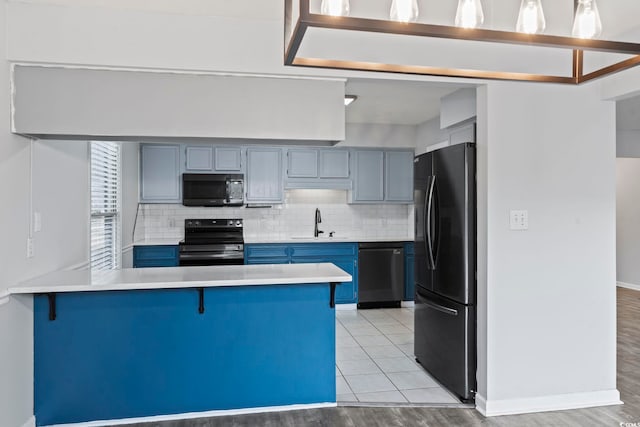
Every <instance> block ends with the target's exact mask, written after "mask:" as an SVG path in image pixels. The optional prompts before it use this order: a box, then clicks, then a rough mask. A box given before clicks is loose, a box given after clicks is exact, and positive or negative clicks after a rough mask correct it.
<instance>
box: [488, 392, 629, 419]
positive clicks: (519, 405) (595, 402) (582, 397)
mask: <svg viewBox="0 0 640 427" xmlns="http://www.w3.org/2000/svg"><path fill="white" fill-rule="evenodd" d="M622 404H623V403H622V401H621V400H620V392H619V391H618V390H602V391H594V392H588V393H572V394H558V395H553V396H542V397H532V398H525V399H507V400H490V401H487V399H486V397H484V396H481V395H476V409H477V410H478V412H480V413H481V414H482V415H484V416H485V417H495V416H500V415H516V414H530V413H534V412H549V411H564V410H568V409H581V408H592V407H596V406H610V405H622Z"/></svg>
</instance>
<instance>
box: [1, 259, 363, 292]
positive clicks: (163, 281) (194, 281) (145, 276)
mask: <svg viewBox="0 0 640 427" xmlns="http://www.w3.org/2000/svg"><path fill="white" fill-rule="evenodd" d="M350 281H351V275H350V274H348V273H345V272H344V271H343V270H341V269H340V268H338V267H336V266H335V265H333V264H330V263H322V264H273V265H271V264H266V265H231V266H208V267H163V268H124V269H122V270H109V271H100V272H93V273H92V272H91V271H89V270H72V271H59V272H55V273H50V274H46V275H44V276H41V277H37V278H35V279H32V280H28V281H25V282H22V283H19V284H18V285H16V286H14V287H10V288H9V289H7V293H8V294H37V293H48V292H94V291H121V290H131V289H176V288H211V287H229V286H248V285H250V286H260V285H287V284H309V283H327V282H338V283H339V282H350Z"/></svg>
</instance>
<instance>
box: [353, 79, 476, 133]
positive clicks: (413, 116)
mask: <svg viewBox="0 0 640 427" xmlns="http://www.w3.org/2000/svg"><path fill="white" fill-rule="evenodd" d="M462 87H468V86H465V85H454V84H446V85H445V84H441V83H425V82H411V81H400V80H375V79H349V80H348V82H347V85H346V93H347V94H348V95H356V96H357V97H358V99H357V100H356V101H355V102H354V103H352V104H351V105H350V106H348V107H347V113H346V114H347V119H346V120H347V123H377V124H398V125H417V124H420V123H424V122H425V121H427V120H429V119H432V118H434V117H437V116H438V115H439V114H440V98H442V97H443V96H445V95H448V94H449V93H451V92H454V91H456V90H458V89H460V88H462Z"/></svg>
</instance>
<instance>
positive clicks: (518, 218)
mask: <svg viewBox="0 0 640 427" xmlns="http://www.w3.org/2000/svg"><path fill="white" fill-rule="evenodd" d="M509 224H510V228H511V230H528V229H529V211H523V210H518V211H515V210H512V211H511V213H510V215H509Z"/></svg>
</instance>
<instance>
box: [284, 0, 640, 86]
mask: <svg viewBox="0 0 640 427" xmlns="http://www.w3.org/2000/svg"><path fill="white" fill-rule="evenodd" d="M355 1H359V2H362V3H365V5H364V7H363V8H362V9H359V10H358V13H357V15H358V16H357V17H350V16H349V12H350V7H349V6H350V5H349V0H321V3H320V13H318V0H285V2H284V3H285V20H284V27H285V48H284V64H285V65H287V66H297V67H311V68H319V69H320V68H323V69H338V70H352V71H365V72H385V73H403V74H415V75H429V76H446V77H457V78H478V79H484V80H487V79H493V80H512V81H530V82H545V83H556V84H557V83H561V84H571V85H577V84H582V83H585V82H589V81H593V80H595V79H599V78H602V77H604V76H609V75H612V74H614V73H618V72H620V71H623V70H628V69H631V68H633V67H640V42H632V41H625V40H602V39H600V38H599V36H600V34H601V33H602V22H601V20H600V13H599V11H598V7H597V6H596V1H597V0H555V1H556V2H558V3H559V2H567V3H569V2H571V3H573V10H574V11H575V15H574V16H575V19H574V20H573V29H572V31H571V32H569V31H567V30H569V29H568V28H566V29H564V31H563V30H561V29H560V32H561V33H562V35H560V34H541V33H543V32H545V26H546V25H545V24H546V19H545V18H546V16H545V13H544V12H543V10H542V0H520V10H519V14H518V20H517V22H516V23H515V30H511V31H505V30H500V29H493V28H490V27H491V25H486V26H485V24H484V11H483V5H482V3H481V0H458V1H457V3H458V4H457V6H458V8H457V10H456V15H455V20H454V22H455V25H454V24H433V23H430V22H418V19H419V18H418V12H419V10H418V7H419V2H418V0H355ZM432 1H436V0H432ZM449 1H452V0H449ZM505 1H506V0H505ZM511 1H513V2H514V3H515V0H511ZM636 1H640V0H636ZM443 3H444V2H443ZM611 3H612V5H610V6H609V7H614V8H618V13H620V14H624V13H626V14H629V13H631V11H632V9H631V6H630V5H629V4H628V3H631V2H611ZM614 3H615V4H614ZM389 4H391V9H389ZM516 5H517V3H516ZM514 6H515V5H514ZM564 10H565V11H566V12H568V11H569V10H568V9H564ZM367 11H368V12H369V16H366V15H364V14H365V12H367ZM547 12H548V10H547ZM387 13H389V14H388V15H387ZM610 13H611V12H610ZM384 15H386V16H384ZM380 16H384V18H379V17H380ZM336 17H339V18H336ZM449 19H451V17H450V18H449ZM557 19H562V18H557ZM569 22H572V21H569ZM569 22H567V24H568V23H569ZM512 25H513V24H512ZM559 25H560V22H558V24H557V25H556V26H555V27H558V26H559ZM488 27H489V28H488ZM309 30H311V31H309ZM566 33H570V34H572V36H567V35H565V34H566ZM357 34H361V35H362V34H365V36H364V37H360V38H358V37H359V36H358V35H357ZM368 35H370V36H368ZM343 39H344V41H346V42H344V43H343ZM405 40H406V42H405ZM453 41H455V43H453ZM360 46H362V49H360ZM516 47H517V49H516ZM547 48H549V49H553V50H546V49H547ZM507 49H508V50H507ZM416 52H418V53H417V54H416ZM621 55H625V56H626V57H625V58H624V59H621V58H620V56H621ZM598 63H602V64H608V65H603V66H602V67H597V66H596V67H594V64H598Z"/></svg>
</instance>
